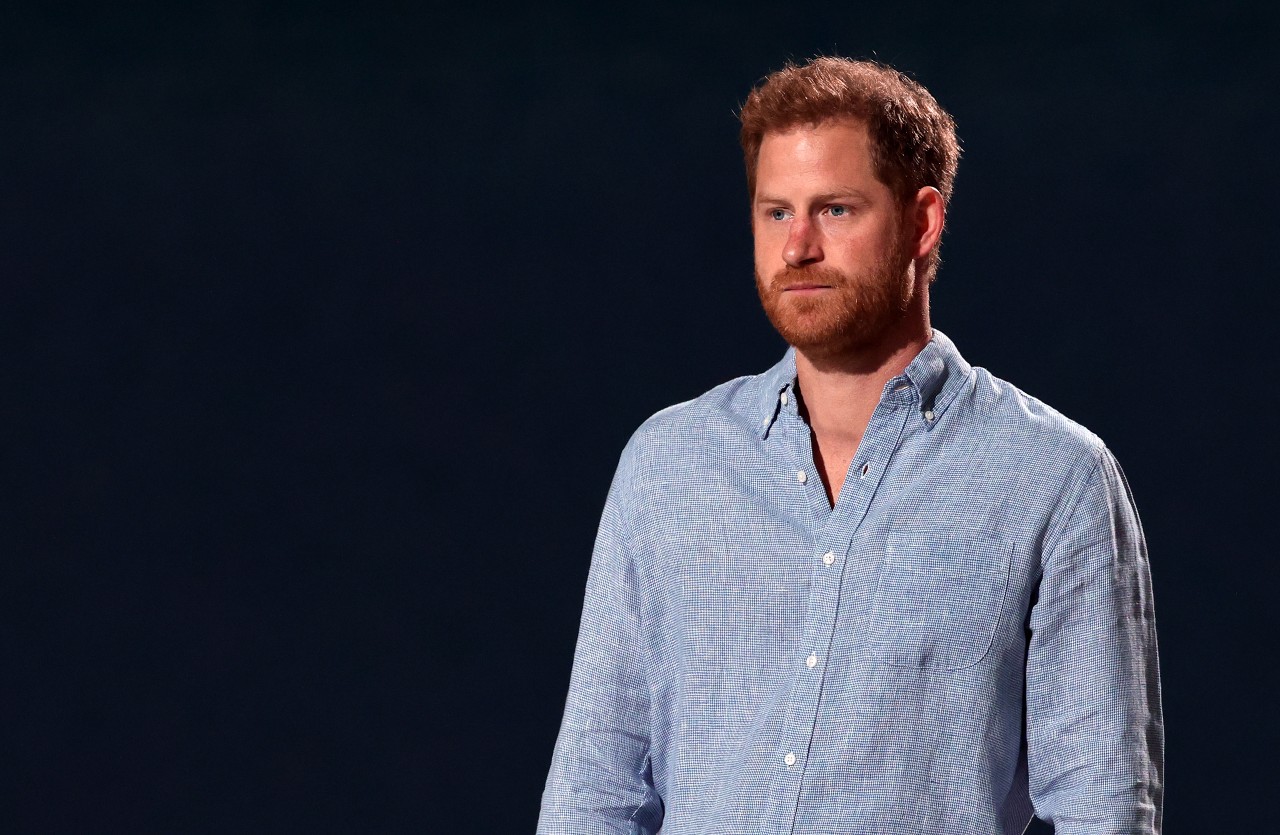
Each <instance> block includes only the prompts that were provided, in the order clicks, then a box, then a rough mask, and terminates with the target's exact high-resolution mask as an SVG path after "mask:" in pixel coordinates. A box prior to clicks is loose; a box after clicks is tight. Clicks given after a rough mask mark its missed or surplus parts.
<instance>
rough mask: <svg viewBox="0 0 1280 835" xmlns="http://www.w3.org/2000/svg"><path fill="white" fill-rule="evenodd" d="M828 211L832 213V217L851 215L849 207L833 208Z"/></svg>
mask: <svg viewBox="0 0 1280 835" xmlns="http://www.w3.org/2000/svg"><path fill="white" fill-rule="evenodd" d="M827 211H829V212H831V216H832V217H844V216H845V215H847V214H849V207H848V206H832V207H831V208H830V209H828V210H827Z"/></svg>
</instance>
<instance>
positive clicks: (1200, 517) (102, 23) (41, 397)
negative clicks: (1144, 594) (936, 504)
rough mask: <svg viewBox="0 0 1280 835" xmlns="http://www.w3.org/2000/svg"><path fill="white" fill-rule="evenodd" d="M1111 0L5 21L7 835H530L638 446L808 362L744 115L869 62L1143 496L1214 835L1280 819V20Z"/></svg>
mask: <svg viewBox="0 0 1280 835" xmlns="http://www.w3.org/2000/svg"><path fill="white" fill-rule="evenodd" d="M1103 5H1104V4H1094V3H1081V2H1071V0H1068V1H1067V2H1057V3H1041V4H1013V3H1009V4H985V5H983V6H982V7H981V8H977V7H973V8H966V7H964V4H955V3H950V4H944V3H933V4H927V5H920V4H907V5H905V6H900V5H892V4H877V5H876V6H869V5H868V6H863V5H861V4H842V5H839V6H836V5H827V6H823V7H819V8H803V7H800V6H793V5H788V4H776V3H775V4H759V5H755V4H737V5H736V7H735V8H729V7H727V6H726V7H723V8H720V7H715V6H712V5H704V4H694V5H689V4H683V3H682V4H676V3H665V2H659V3H650V4H646V5H645V6H644V8H643V9H640V8H630V7H629V8H626V9H621V10H617V9H615V10H605V9H603V8H596V7H587V6H583V7H580V8H574V7H570V6H565V5H556V6H542V7H533V6H529V7H523V8H493V9H484V8H481V7H478V6H477V7H463V8H448V9H445V8H439V7H434V6H431V5H425V6H424V5H417V4H408V3H405V4H400V5H397V6H377V7H374V6H365V7H362V8H359V9H356V8H354V7H348V6H344V5H342V4H333V3H328V4H320V3H306V4H304V3H295V4H280V5H267V4H260V3H252V2H222V3H219V4H217V5H216V6H215V5H212V4H210V5H183V6H181V7H178V6H172V7H166V6H161V5H158V4H157V5H128V6H127V7H125V4H114V5H113V4H103V5H101V6H99V7H97V8H95V9H88V8H83V7H66V6H59V5H40V6H37V5H36V4H29V5H28V6H26V7H23V6H21V5H19V6H6V7H5V10H4V11H3V12H0V37H3V38H4V41H5V47H4V49H3V50H2V51H0V96H2V100H3V103H4V114H5V117H6V118H5V125H4V130H3V134H2V135H0V150H2V152H3V156H2V160H3V163H2V166H3V168H2V170H3V176H4V182H3V185H2V186H0V212H2V213H3V214H2V216H0V221H2V222H0V259H3V260H2V261H0V277H2V278H3V281H2V283H0V291H2V292H3V301H2V302H0V316H2V317H3V320H2V321H0V333H3V338H4V339H5V341H6V344H7V345H8V346H9V347H8V349H7V350H6V351H5V352H4V360H3V365H2V366H0V368H2V369H3V378H0V382H2V383H3V392H4V394H3V398H2V402H3V404H4V405H3V410H4V412H3V414H4V422H3V427H4V443H3V446H2V447H0V450H2V454H3V456H4V458H3V468H2V469H3V473H4V477H5V481H6V483H7V490H6V493H5V496H4V501H3V502H2V503H0V525H2V526H3V527H2V529H3V531H4V542H5V543H6V545H7V547H6V548H5V552H6V553H5V559H4V561H3V565H4V580H3V584H2V585H3V594H4V600H5V606H4V616H3V622H4V623H5V624H6V626H5V631H4V638H3V641H2V642H0V644H2V646H3V653H4V655H3V659H2V661H3V665H4V667H3V669H4V673H3V678H4V682H5V683H4V692H5V693H6V694H7V695H6V698H5V701H6V702H8V703H9V704H10V706H11V707H10V709H9V710H7V711H6V714H7V715H6V721H5V723H4V724H5V729H6V732H5V736H6V738H7V739H8V740H9V741H8V742H7V743H6V745H5V755H6V758H7V759H8V760H9V762H10V764H11V767H12V768H13V770H14V771H15V772H16V775H15V776H16V779H14V780H13V781H11V782H10V788H11V791H13V801H12V802H11V803H10V802H6V803H5V804H4V808H5V812H4V813H3V818H4V820H5V823H4V828H5V829H6V830H11V831H32V832H36V831H38V832H52V831H130V832H144V831H145V832H205V831H209V832H212V831H219V832H223V831H281V830H284V831H303V830H306V831H388V832H391V831H395V832H399V831H428V832H440V831H459V832H463V831H466V832H509V831H512V832H519V831H532V828H533V825H534V820H535V818H536V814H537V802H538V795H539V793H540V791H541V784H542V781H543V778H544V776H545V772H546V768H547V765H548V762H549V758H550V751H551V745H552V741H553V738H554V735H555V732H556V729H557V725H558V722H559V716H560V710H561V707H562V705H563V699H564V692H565V688H566V686H567V682H568V671H569V664H570V659H571V653H572V646H573V639H574V635H575V632H576V626H577V617H578V607H579V606H580V602H581V594H582V585H583V582H584V580H585V576H586V568H587V560H588V557H589V551H590V546H591V541H592V538H593V535H594V529H595V524H596V518H597V514H598V513H599V509H600V507H601V505H602V503H603V499H604V493H605V490H606V488H607V486H608V481H609V478H610V476H611V474H612V469H613V466H614V464H615V462H616V460H617V455H618V453H619V451H620V450H621V447H622V444H623V443H624V442H625V440H626V438H627V436H628V435H629V434H630V432H631V431H632V429H634V427H635V426H636V425H638V424H639V423H640V422H641V421H642V420H643V419H644V418H645V417H647V416H648V415H649V414H651V413H652V412H654V411H656V410H657V409H659V408H661V407H663V406H665V405H668V404H670V403H673V402H676V401H679V400H684V399H687V398H689V397H693V396H695V395H697V394H698V393H700V392H702V391H704V390H705V389H707V388H710V387H711V386H713V385H715V384H717V383H719V382H722V381H724V380H726V379H728V378H730V377H734V376H737V375H740V374H745V373H751V372H755V371H759V370H763V369H764V368H766V367H768V366H769V365H770V364H772V362H774V361H775V360H776V358H777V357H778V356H779V354H780V352H781V350H782V345H781V343H780V342H779V340H778V339H777V337H776V336H775V335H774V334H773V333H772V331H771V330H770V329H769V327H768V324H767V322H766V321H765V319H764V317H763V316H762V315H761V314H760V313H759V312H758V310H757V302H756V300H755V298H754V292H753V289H752V286H751V280H750V238H749V230H748V227H747V221H746V215H745V188H744V186H743V183H742V174H741V163H740V159H739V156H738V151H737V146H736V122H735V119H734V116H733V112H734V110H735V108H736V106H737V105H738V103H739V102H740V101H741V99H742V97H743V96H744V95H745V93H746V91H747V90H748V89H749V87H750V86H751V85H752V84H753V83H754V82H755V81H756V80H757V79H758V78H759V77H760V76H761V75H763V74H764V73H765V72H767V71H769V70H771V69H775V68H777V67H778V66H780V65H781V64H782V62H784V61H785V60H786V59H787V58H789V57H793V58H797V59H803V58H805V57H808V56H810V55H812V54H815V53H817V52H838V53H841V54H851V55H855V56H861V57H878V58H880V59H881V60H885V61H888V62H890V63H893V64H895V65H896V66H898V67H900V68H902V69H904V70H906V71H909V72H910V73H912V74H913V75H915V76H916V77H917V78H918V79H920V80H921V81H922V82H923V83H924V84H925V85H926V86H928V87H929V88H930V89H931V90H932V91H933V92H934V93H935V94H936V96H937V97H938V98H939V100H940V101H941V102H942V103H943V105H944V106H946V107H947V108H948V109H950V110H951V111H952V113H953V114H954V115H955V117H956V119H957V122H958V123H959V126H960V133H961V137H962V140H963V142H964V145H965V148H966V151H965V157H964V159H963V161H962V164H961V170H960V177H959V180H958V183H957V191H956V196H955V199H954V202H953V205H952V212H951V215H950V218H949V231H948V234H947V238H946V244H945V247H944V257H945V262H946V263H945V265H944V267H943V270H942V273H941V275H940V278H939V282H938V284H937V285H936V286H935V289H934V322H935V325H936V326H937V327H939V328H941V329H942V330H944V331H946V332H947V333H948V334H949V335H950V336H951V337H952V338H953V339H955V341H956V342H957V343H958V344H959V346H960V347H961V349H962V350H963V351H964V352H965V354H966V355H967V356H968V358H969V359H970V360H971V361H973V362H975V363H977V364H980V365H984V366H986V367H988V368H990V369H991V370H992V371H993V372H994V373H996V374H998V375H1000V376H1002V377H1004V378H1006V379H1008V380H1011V381H1012V382H1014V383H1015V384H1017V385H1020V386H1021V387H1023V388H1024V389H1026V390H1028V391H1030V392H1031V393H1033V394H1035V395H1037V396H1039V397H1041V398H1042V399H1044V400H1046V401H1048V402H1049V403H1051V404H1053V405H1054V406H1056V407H1057V408H1059V409H1061V410H1062V411H1063V412H1065V413H1066V414H1067V415H1069V416H1071V417H1073V418H1075V419H1077V420H1079V421H1081V422H1082V423H1084V424H1085V425H1087V426H1089V427H1090V428H1091V429H1093V430H1094V431H1096V432H1098V433H1099V434H1100V435H1101V436H1102V437H1103V438H1104V439H1105V440H1107V442H1108V443H1109V445H1110V446H1111V447H1112V449H1113V451H1114V452H1115V453H1116V455H1117V456H1118V458H1119V460H1120V461H1121V463H1122V464H1123V465H1124V466H1125V468H1126V470H1127V473H1128V475H1129V477H1130V480H1131V482H1132V484H1133V488H1134V491H1135V494H1136V496H1137V500H1138V505H1139V508H1140V510H1141V512H1142V514H1143V518H1144V522H1145V524H1146V528H1147V535H1148V540H1149V544H1150V548H1151V554H1152V564H1153V570H1154V577H1155V587H1156V597H1157V614H1158V617H1159V622H1160V629H1161V632H1160V637H1161V641H1162V647H1163V656H1162V659H1163V665H1164V683H1165V708H1166V713H1167V722H1168V740H1169V741H1168V745H1169V748H1168V752H1169V753H1168V760H1169V767H1168V791H1169V796H1168V804H1167V817H1168V819H1169V822H1170V831H1171V832H1251V831H1256V832H1263V831H1266V830H1267V827H1268V824H1267V823H1266V822H1265V820H1264V818H1263V815H1262V812H1263V808H1264V803H1263V802H1259V801H1262V800H1263V798H1265V797H1267V796H1268V792H1269V791H1270V790H1271V789H1272V787H1273V783H1274V776H1275V772H1274V769H1273V768H1272V766H1271V764H1270V752H1271V751H1272V750H1273V749H1274V748H1275V745H1276V743H1277V739H1276V736H1277V729H1278V726H1277V722H1276V720H1275V712H1274V707H1273V705H1274V703H1275V699H1274V693H1273V691H1272V690H1271V688H1270V686H1269V680H1270V677H1271V676H1270V669H1269V666H1270V659H1271V656H1272V655H1273V654H1274V653H1273V652H1272V651H1271V649H1270V646H1269V641H1268V639H1269V638H1270V635H1269V634H1268V632H1267V631H1266V630H1267V628H1268V626H1269V624H1270V621H1271V619H1272V614H1273V608H1272V606H1271V605H1269V604H1271V602H1272V598H1273V596H1274V583H1275V580H1276V577H1277V572H1276V569H1275V567H1274V565H1275V563H1274V561H1275V553H1274V547H1273V543H1272V542H1271V539H1272V538H1273V537H1271V536H1269V535H1266V534H1265V531H1266V530H1267V527H1266V525H1267V523H1266V516H1268V515H1270V513H1271V512H1272V511H1271V504H1272V498H1273V493H1274V491H1273V488H1272V485H1271V480H1270V479H1269V478H1268V476H1269V475H1270V474H1271V473H1272V472H1274V441H1273V437H1274V433H1273V430H1272V429H1271V426H1270V424H1271V422H1272V420H1273V419H1274V416H1275V414H1276V409H1275V407H1276V402H1275V401H1276V397H1275V394H1274V389H1275V372H1274V371H1273V369H1272V366H1273V361H1271V360H1270V358H1269V356H1268V355H1267V353H1266V351H1267V347H1268V345H1269V344H1270V343H1271V342H1272V341H1273V340H1272V336H1273V334H1272V326H1271V325H1270V319H1271V313H1272V307H1273V299H1274V297H1275V291H1274V289H1273V288H1274V283H1275V278H1276V274H1275V268H1274V266H1273V263H1274V260H1275V259H1274V255H1273V253H1272V251H1271V250H1272V247H1273V243H1272V240H1271V238H1270V236H1269V232H1270V224H1269V223H1268V221H1270V219H1271V217H1272V216H1274V214H1275V201H1276V197H1275V191H1276V185H1277V183H1276V176H1275V163H1274V148H1275V147H1276V144H1275V143H1276V139H1277V136H1276V119H1275V115H1274V98H1275V80H1276V78H1277V73H1276V70H1277V66H1276V65H1277V61H1276V58H1275V56H1274V49H1275V44H1276V43H1277V42H1280V39H1278V38H1277V35H1278V34H1280V31H1278V30H1277V27H1276V24H1275V22H1274V19H1273V18H1272V16H1271V15H1270V14H1269V13H1268V12H1265V11H1263V7H1262V5H1261V4H1258V5H1257V6H1245V5H1241V4H1233V3H1215V4H1205V5H1204V7H1203V8H1199V5H1200V4H1196V5H1195V6H1193V5H1192V4H1186V5H1170V4H1159V5H1157V4H1152V5H1151V6H1149V7H1141V6H1138V5H1124V4H1120V5H1116V4H1107V5H1106V8H1105V9H1104V8H1103ZM115 6H119V7H118V8H117V7H115ZM904 831H905V830H904Z"/></svg>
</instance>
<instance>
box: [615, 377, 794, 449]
mask: <svg viewBox="0 0 1280 835" xmlns="http://www.w3.org/2000/svg"><path fill="white" fill-rule="evenodd" d="M778 372H779V369H778V367H777V366H775V367H774V368H772V369H770V370H769V371H767V372H764V373H761V374H748V375H745V376H742V377H736V378H734V379H732V380H729V381H727V382H724V383H721V384H720V385H718V386H715V387H714V388H712V389H710V390H709V391H706V392H704V393H703V394H701V395H699V396H698V397H695V398H693V399H691V400H686V401H684V402H681V403H676V404H674V405H671V406H668V407H666V408H665V409H661V410H659V411H658V412H656V413H654V414H653V415H651V416H650V417H649V418H648V419H646V420H645V421H644V422H643V423H641V424H640V426H639V427H638V428H637V429H636V431H635V433H634V434H633V435H632V437H631V441H630V442H629V444H628V448H629V450H630V451H631V452H633V453H641V454H646V455H652V454H658V453H662V452H664V451H666V452H675V453H678V454H691V453H694V452H696V451H697V450H699V449H707V448H716V447H720V446H722V445H724V444H725V443H729V442H730V441H731V439H733V438H738V439H741V440H743V441H746V440H748V439H749V438H752V437H754V436H756V435H758V431H759V429H760V425H761V422H762V420H763V419H764V417H765V413H766V409H767V406H766V403H768V402H772V401H773V400H774V399H776V397H777V394H776V393H774V395H773V397H769V396H768V395H767V394H766V392H767V389H768V388H769V387H770V385H772V384H773V383H772V380H773V379H774V378H775V377H778V378H779V379H780V375H779V373H778Z"/></svg>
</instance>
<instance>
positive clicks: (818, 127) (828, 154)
mask: <svg viewBox="0 0 1280 835" xmlns="http://www.w3.org/2000/svg"><path fill="white" fill-rule="evenodd" d="M821 176H825V177H841V178H857V179H864V178H867V177H870V178H873V179H874V178H875V172H874V170H873V169H872V164H871V145H870V139H869V136H868V133H867V127H866V125H865V124H864V123H862V122H860V121H856V120H853V119H840V120H831V121H826V122H819V123H816V124H806V125H797V126H794V127H790V128H787V129H785V130H779V131H769V132H768V133H766V134H765V135H764V136H763V137H762V138H761V141H760V153H759V156H758V157H757V163H756V178H757V181H763V180H766V179H776V178H784V179H790V178H795V177H821Z"/></svg>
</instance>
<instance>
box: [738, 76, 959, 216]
mask: <svg viewBox="0 0 1280 835" xmlns="http://www.w3.org/2000/svg"><path fill="white" fill-rule="evenodd" d="M739 116H740V118H741V119H742V133H741V134H740V138H741V141H742V153H743V156H744V158H745V160H746V164H747V189H748V194H749V196H750V198H751V199H753V200H754V199H755V193H756V162H757V160H758V159H759V156H760V143H761V141H762V140H763V139H764V135H765V134H766V133H770V132H773V131H785V130H788V129H790V128H794V127H798V126H801V125H816V124H819V123H821V122H825V121H828V120H831V119H841V118H851V119H856V120H857V121H859V122H862V123H864V124H865V125H866V126H867V133H868V135H869V137H870V140H871V163H872V165H873V166H874V168H875V171H876V175H877V176H878V177H879V178H880V180H881V182H883V183H884V184H885V185H887V186H889V188H891V189H892V190H893V192H894V194H895V195H897V197H898V200H899V201H900V202H901V201H906V200H908V199H910V198H911V197H914V196H915V194H916V192H917V191H919V190H920V189H921V188H923V187H925V186H933V187H934V188H936V189H937V190H938V191H940V192H942V199H943V201H944V202H950V200H951V186H952V183H953V182H954V181H955V177H956V163H957V162H958V161H959V158H960V143H959V141H958V140H957V139H956V125H955V122H954V121H953V120H952V118H951V115H950V114H949V113H947V111H945V110H943V109H942V107H941V106H940V105H939V104H938V102H937V101H936V100H934V98H933V96H932V95H930V94H929V91H928V90H926V89H925V88H924V87H921V86H920V85H919V84H917V83H916V82H915V81H912V80H911V79H910V78H907V77H906V76H905V75H903V74H902V73H900V72H898V71H897V70H895V69H892V68H890V67H886V66H884V65H882V64H877V63H875V62H872V61H854V60H852V59H849V58H834V57H819V58H814V59H813V60H812V61H810V62H809V63H807V64H805V65H804V66H796V65H794V64H788V65H787V66H785V67H783V68H782V69H780V70H778V71H777V72H774V73H770V74H769V75H768V76H766V77H765V78H764V80H763V81H762V82H761V83H760V84H759V85H757V86H756V88H755V89H754V90H752V91H751V94H750V95H749V96H747V102H746V104H744V105H743V106H742V111H741V112H740V114H739Z"/></svg>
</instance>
